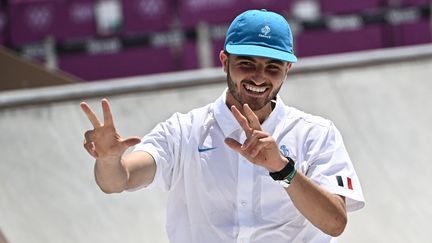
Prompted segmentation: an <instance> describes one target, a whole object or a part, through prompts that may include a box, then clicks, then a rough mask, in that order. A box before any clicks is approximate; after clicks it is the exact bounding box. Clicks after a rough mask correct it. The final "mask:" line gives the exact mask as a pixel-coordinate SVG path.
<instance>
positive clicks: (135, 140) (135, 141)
mask: <svg viewBox="0 0 432 243" xmlns="http://www.w3.org/2000/svg"><path fill="white" fill-rule="evenodd" d="M140 142H141V139H140V138H139V137H130V138H127V139H125V140H123V142H122V143H123V144H124V145H126V146H127V147H132V146H134V145H137V144H138V143H140Z"/></svg>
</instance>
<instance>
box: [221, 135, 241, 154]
mask: <svg viewBox="0 0 432 243" xmlns="http://www.w3.org/2000/svg"><path fill="white" fill-rule="evenodd" d="M225 144H226V145H228V147H230V148H231V149H233V150H234V151H237V152H239V153H242V151H241V148H240V147H241V144H240V143H239V142H237V141H236V140H235V139H232V138H225Z"/></svg>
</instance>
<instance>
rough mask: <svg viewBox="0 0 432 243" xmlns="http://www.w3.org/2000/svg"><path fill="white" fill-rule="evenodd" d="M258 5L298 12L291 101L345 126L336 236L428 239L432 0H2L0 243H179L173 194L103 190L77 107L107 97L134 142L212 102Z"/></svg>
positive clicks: (290, 14)
mask: <svg viewBox="0 0 432 243" xmlns="http://www.w3.org/2000/svg"><path fill="white" fill-rule="evenodd" d="M251 8H254V9H261V8H265V9H268V10H273V11H276V12H279V13H281V14H282V15H284V16H285V17H286V18H287V19H288V21H289V23H290V24H291V27H292V30H293V34H294V41H295V42H294V48H295V54H296V55H297V56H298V57H299V61H298V63H296V64H295V65H294V68H293V70H292V71H291V72H290V75H289V76H288V79H287V81H286V82H285V84H284V86H283V87H282V89H281V91H280V95H281V97H282V98H283V99H284V101H285V103H286V104H288V105H292V106H294V107H297V108H299V109H302V110H304V111H306V112H308V113H312V114H315V115H320V116H323V117H325V118H328V119H331V120H332V121H333V122H334V123H335V124H336V126H337V127H338V128H339V130H340V131H341V133H342V135H343V137H344V140H345V145H346V147H347V149H348V151H349V153H350V156H351V158H352V160H353V162H354V166H355V168H356V170H357V173H358V174H359V177H360V179H361V182H362V186H363V191H364V194H365V199H366V207H365V208H364V209H362V210H361V211H358V212H354V213H351V214H349V223H348V226H347V229H346V230H345V232H344V234H343V235H342V236H341V237H340V240H339V242H342V243H347V242H356V243H357V242H358V243H360V242H361V243H363V242H389V243H394V242H401V243H402V242H404V243H405V242H430V236H429V235H430V234H429V228H430V226H429V220H430V218H432V208H431V207H430V206H429V204H430V202H431V201H432V190H431V189H430V188H429V184H430V183H429V180H430V177H431V173H430V171H431V170H432V166H431V163H430V162H431V161H430V158H431V157H432V150H431V149H430V141H431V140H432V132H431V131H430V128H429V127H430V124H432V109H431V108H432V97H431V95H430V94H431V93H432V78H431V77H432V17H431V12H432V11H431V9H432V2H431V1H430V0H350V1H345V2H344V1H337V0H297V1H281V0H279V1H278V0H241V1H240V0H123V1H120V0H0V133H1V136H0V154H1V162H0V243H5V242H7V243H28V242H32V243H33V242H36V243H47V242H53V243H57V242H71V243H72V242H73V243H75V242H83V243H87V242H88V243H93V242H104V243H105V242H109V243H111V242H112V243H115V242H127V243H129V242H130V243H135V242H140V243H142V242H144V243H147V242H149V243H167V242H168V240H167V238H166V233H165V229H164V224H165V220H166V219H165V204H166V200H167V197H166V194H165V193H162V192H159V191H148V192H147V191H146V192H144V191H137V192H132V193H122V194H116V195H106V194H104V193H103V192H101V191H100V190H99V189H98V187H97V185H96V183H95V181H94V177H93V165H94V164H93V159H92V158H91V157H90V156H89V155H88V154H87V153H86V152H85V151H84V149H83V148H82V142H83V133H84V132H85V131H86V130H88V129H90V128H91V124H90V123H89V121H88V119H87V118H86V117H85V115H84V114H83V112H82V111H81V109H80V108H79V102H81V101H83V100H85V101H87V102H88V103H89V104H90V105H91V106H92V107H93V108H94V109H95V110H96V112H97V113H98V115H99V116H101V110H100V99H101V98H102V97H107V98H108V99H109V100H110V103H111V105H112V111H113V114H114V119H115V121H116V125H117V128H118V130H119V132H120V133H121V134H122V135H123V136H125V137H127V136H143V135H144V134H146V133H147V132H149V131H150V129H152V128H153V127H154V126H155V125H156V124H157V123H158V122H160V121H163V120H165V119H167V118H168V117H169V116H171V115H172V114H173V113H174V112H187V111H189V110H190V109H192V108H196V107H200V106H203V105H205V104H207V103H209V102H212V101H214V100H215V99H216V98H217V97H218V96H219V95H220V94H221V93H222V92H223V90H224V89H225V87H226V83H225V74H224V73H223V71H222V70H221V68H220V63H219V61H218V54H219V51H220V50H221V49H222V48H223V41H224V37H225V31H226V29H227V28H228V25H229V23H230V22H231V21H232V20H233V18H234V17H235V16H236V15H238V14H239V13H240V12H242V11H244V10H246V9H251Z"/></svg>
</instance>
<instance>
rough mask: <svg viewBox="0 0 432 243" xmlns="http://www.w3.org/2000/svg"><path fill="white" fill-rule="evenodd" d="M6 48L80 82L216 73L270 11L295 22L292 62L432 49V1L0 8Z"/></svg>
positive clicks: (137, 0)
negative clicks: (254, 21) (245, 20)
mask: <svg viewBox="0 0 432 243" xmlns="http://www.w3.org/2000/svg"><path fill="white" fill-rule="evenodd" d="M0 2H1V4H0V44H1V45H4V46H5V47H7V48H10V49H12V50H14V51H16V52H17V53H18V54H19V55H20V56H23V57H26V58H29V59H32V60H36V61H38V62H40V63H43V64H45V65H46V66H47V67H48V68H50V69H58V70H62V71H65V72H67V73H69V74H72V75H73V76H75V77H78V78H80V79H82V80H86V81H92V80H101V79H110V78H117V77H125V76H134V75H144V74H151V73H163V72H172V71H179V70H191V69H197V68H208V67H215V66H219V65H220V63H219V58H218V54H219V51H220V50H221V49H222V48H223V41H224V37H225V31H226V29H227V28H228V25H229V23H230V22H231V21H232V20H233V19H234V17H235V16H236V15H238V14H239V13H240V12H242V11H244V10H246V9H251V8H256V9H261V8H265V9H268V10H273V11H277V12H279V13H281V14H282V15H284V16H285V17H286V18H287V19H288V21H289V22H290V24H291V26H292V29H293V32H294V37H295V43H296V44H295V46H294V48H295V53H296V55H297V56H299V57H309V56H316V55H323V54H331V53H343V52H351V51H360V50H369V49H379V48H388V47H396V46H406V45H413V44H421V43H430V42H431V40H432V39H431V28H430V22H431V10H430V6H429V4H430V0H351V1H349V2H348V3H341V2H340V1H337V0H289V1H278V0H248V1H244V0H242V1H240V0H2V1H0Z"/></svg>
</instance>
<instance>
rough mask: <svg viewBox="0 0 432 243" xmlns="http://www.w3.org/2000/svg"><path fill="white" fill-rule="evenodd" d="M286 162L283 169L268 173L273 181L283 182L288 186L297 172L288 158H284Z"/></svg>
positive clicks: (292, 161) (291, 160)
mask: <svg viewBox="0 0 432 243" xmlns="http://www.w3.org/2000/svg"><path fill="white" fill-rule="evenodd" d="M285 158H286V159H287V160H288V164H287V165H285V167H284V168H283V169H282V170H280V171H277V172H269V174H270V176H271V177H272V178H273V180H275V181H284V182H285V183H287V184H290V183H291V181H292V179H293V178H294V176H295V175H296V173H297V171H296V169H295V167H294V164H295V162H294V160H293V159H291V158H290V157H285Z"/></svg>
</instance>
